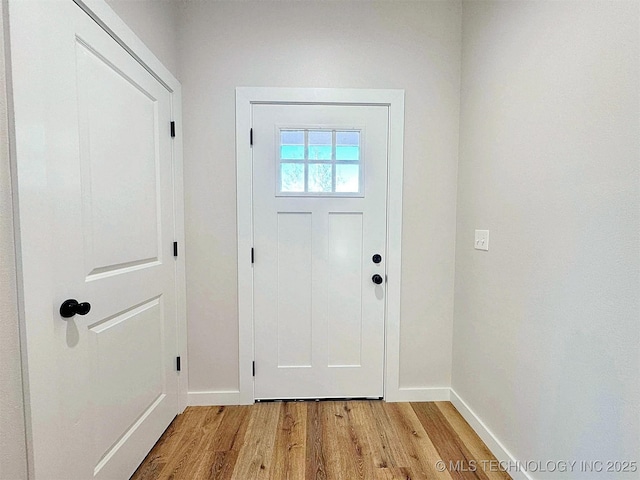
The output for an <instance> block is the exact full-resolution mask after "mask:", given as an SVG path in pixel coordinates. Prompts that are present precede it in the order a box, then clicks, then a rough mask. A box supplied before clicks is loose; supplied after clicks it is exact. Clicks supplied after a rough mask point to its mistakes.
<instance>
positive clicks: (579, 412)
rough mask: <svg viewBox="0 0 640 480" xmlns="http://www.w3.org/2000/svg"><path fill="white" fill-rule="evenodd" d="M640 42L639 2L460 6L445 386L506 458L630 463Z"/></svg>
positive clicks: (638, 245)
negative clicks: (484, 241)
mask: <svg viewBox="0 0 640 480" xmlns="http://www.w3.org/2000/svg"><path fill="white" fill-rule="evenodd" d="M639 32H640V24H639V4H638V2H637V1H633V2H623V1H617V2H610V1H604V2H599V3H596V2H592V1H583V2H525V1H521V2H487V1H473V2H465V3H464V6H463V37H462V38H463V41H462V44H463V53H462V98H461V126H460V162H459V184H458V210H457V248H456V277H455V278H456V283H455V320H454V337H453V338H454V347H453V353H454V355H453V388H454V390H455V391H456V392H457V393H458V394H459V395H460V396H461V397H462V398H463V400H465V401H466V402H467V403H468V404H469V406H470V407H471V408H472V410H474V411H475V412H476V413H477V414H478V415H479V417H480V418H481V419H482V420H483V421H484V422H485V423H486V425H487V426H488V427H489V429H490V430H492V431H493V432H494V434H495V435H496V437H497V438H498V439H499V440H500V441H502V442H503V443H504V445H505V446H506V447H507V449H509V450H510V451H511V453H512V454H513V455H514V456H515V458H517V459H518V460H522V461H525V460H541V461H546V460H578V461H580V460H587V461H594V460H602V461H607V460H636V461H638V460H640V458H638V456H639V452H640V425H639V422H640V418H639V417H640V415H639V414H638V405H640V388H639V375H638V372H639V367H640V355H639V348H640V305H639V301H640V297H639V292H640V255H639V254H640V238H639V225H640V208H639V207H640V183H639V165H640V161H639V159H640V158H639V153H640V152H639V145H640V143H639V142H640V137H639V132H640V120H639V118H640V109H639V93H638V91H639V85H640V76H639V58H640V50H639V47H640V33H639ZM475 228H479V229H489V230H490V232H491V233H490V250H489V252H480V251H476V250H474V249H473V233H474V229H475ZM637 475H638V474H637V473H635V474H621V475H619V476H617V475H615V474H599V475H594V477H593V478H607V479H612V478H629V479H630V478H638V477H637ZM533 477H534V478H562V479H563V480H564V479H569V478H574V479H581V480H582V479H587V478H591V477H590V476H589V475H587V474H585V473H583V472H574V473H572V474H568V473H567V474H562V475H559V474H557V473H556V474H554V475H552V474H549V475H545V474H534V475H533Z"/></svg>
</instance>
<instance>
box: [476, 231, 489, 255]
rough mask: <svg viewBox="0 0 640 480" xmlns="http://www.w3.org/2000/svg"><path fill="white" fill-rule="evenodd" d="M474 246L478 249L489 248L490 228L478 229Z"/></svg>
mask: <svg viewBox="0 0 640 480" xmlns="http://www.w3.org/2000/svg"><path fill="white" fill-rule="evenodd" d="M473 247H474V248H475V249H476V250H489V230H476V236H475V240H474V242H473Z"/></svg>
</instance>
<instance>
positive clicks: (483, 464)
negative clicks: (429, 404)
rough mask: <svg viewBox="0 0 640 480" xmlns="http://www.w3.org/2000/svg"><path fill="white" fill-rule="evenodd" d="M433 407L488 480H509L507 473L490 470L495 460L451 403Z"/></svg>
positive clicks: (437, 404)
mask: <svg viewBox="0 0 640 480" xmlns="http://www.w3.org/2000/svg"><path fill="white" fill-rule="evenodd" d="M435 405H436V406H437V407H438V409H439V410H440V412H441V413H442V415H443V416H444V417H445V418H446V419H447V421H448V422H449V424H450V425H451V428H452V429H453V430H454V431H455V432H456V434H457V435H458V437H459V438H460V440H461V441H462V443H463V444H464V445H465V446H466V447H467V448H468V449H469V452H471V455H472V456H473V458H475V459H476V461H477V462H479V467H480V468H482V469H483V471H484V473H485V474H486V475H487V477H488V478H489V479H490V480H511V477H510V476H509V474H508V473H506V472H501V471H499V469H492V468H490V462H491V461H495V459H496V458H495V457H494V456H493V454H492V453H491V450H489V447H487V445H486V444H485V443H484V442H483V441H482V439H481V438H480V437H479V436H478V434H477V433H476V432H475V431H474V430H473V429H472V428H471V426H470V425H469V424H468V423H467V422H466V420H465V419H464V418H463V417H462V415H460V413H459V412H458V410H456V407H454V406H453V404H452V403H451V402H435ZM495 470H498V471H495Z"/></svg>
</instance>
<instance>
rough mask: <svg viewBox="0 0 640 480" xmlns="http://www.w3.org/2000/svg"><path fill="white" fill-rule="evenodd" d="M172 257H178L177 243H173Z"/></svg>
mask: <svg viewBox="0 0 640 480" xmlns="http://www.w3.org/2000/svg"><path fill="white" fill-rule="evenodd" d="M173 256H174V257H177V256H178V242H173Z"/></svg>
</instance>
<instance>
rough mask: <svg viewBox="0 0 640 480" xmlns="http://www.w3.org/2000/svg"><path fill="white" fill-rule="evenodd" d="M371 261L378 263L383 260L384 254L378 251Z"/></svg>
mask: <svg viewBox="0 0 640 480" xmlns="http://www.w3.org/2000/svg"><path fill="white" fill-rule="evenodd" d="M371 261H372V262H373V263H375V264H378V263H380V262H381V261H382V255H380V254H379V253H376V254H375V255H374V256H373V257H371Z"/></svg>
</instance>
